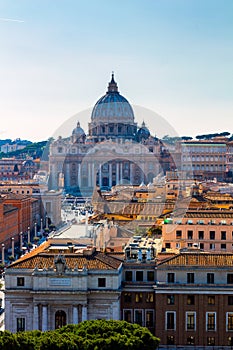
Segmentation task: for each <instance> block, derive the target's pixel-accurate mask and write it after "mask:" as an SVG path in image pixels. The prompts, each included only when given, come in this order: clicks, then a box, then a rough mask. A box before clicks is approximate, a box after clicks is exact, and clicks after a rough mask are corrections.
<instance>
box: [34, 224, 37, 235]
mask: <svg viewBox="0 0 233 350" xmlns="http://www.w3.org/2000/svg"><path fill="white" fill-rule="evenodd" d="M34 232H35V237H37V223H36V222H35V224H34Z"/></svg>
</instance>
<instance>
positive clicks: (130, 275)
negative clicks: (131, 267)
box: [125, 271, 133, 282]
mask: <svg viewBox="0 0 233 350" xmlns="http://www.w3.org/2000/svg"><path fill="white" fill-rule="evenodd" d="M125 280H126V281H127V282H132V280H133V271H125Z"/></svg>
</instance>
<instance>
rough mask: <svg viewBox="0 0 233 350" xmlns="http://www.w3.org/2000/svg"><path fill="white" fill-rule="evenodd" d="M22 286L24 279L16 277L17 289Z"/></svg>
mask: <svg viewBox="0 0 233 350" xmlns="http://www.w3.org/2000/svg"><path fill="white" fill-rule="evenodd" d="M23 286H24V277H17V287H23Z"/></svg>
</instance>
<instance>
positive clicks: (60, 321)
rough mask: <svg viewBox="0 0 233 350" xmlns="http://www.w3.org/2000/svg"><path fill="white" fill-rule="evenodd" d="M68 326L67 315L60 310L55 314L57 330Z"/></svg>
mask: <svg viewBox="0 0 233 350" xmlns="http://www.w3.org/2000/svg"><path fill="white" fill-rule="evenodd" d="M65 325H66V313H65V311H63V310H58V311H56V313H55V329H57V328H61V327H63V326H65Z"/></svg>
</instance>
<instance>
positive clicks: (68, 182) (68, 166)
mask: <svg viewBox="0 0 233 350" xmlns="http://www.w3.org/2000/svg"><path fill="white" fill-rule="evenodd" d="M65 169H66V171H65V179H64V182H65V186H68V187H69V186H70V164H69V163H66V168H65Z"/></svg>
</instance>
